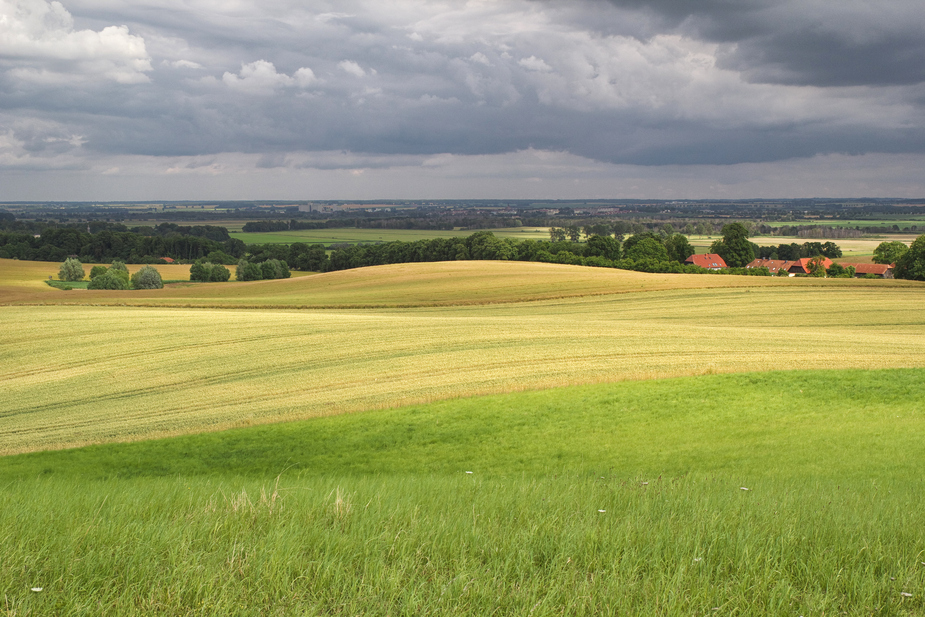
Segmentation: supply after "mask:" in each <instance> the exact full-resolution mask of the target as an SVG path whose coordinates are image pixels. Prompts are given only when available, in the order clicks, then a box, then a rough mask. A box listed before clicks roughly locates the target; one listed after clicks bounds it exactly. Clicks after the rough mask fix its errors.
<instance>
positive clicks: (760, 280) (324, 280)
mask: <svg viewBox="0 0 925 617" xmlns="http://www.w3.org/2000/svg"><path fill="white" fill-rule="evenodd" d="M49 267H50V265H49V264H48V263H46V262H18V261H12V260H0V305H3V304H62V305H70V304H82V305H96V306H99V305H109V306H154V307H161V306H164V307H166V306H172V307H186V308H193V307H195V308H220V307H228V308H232V307H240V308H396V307H413V306H418V307H420V306H460V305H477V304H495V303H510V302H524V301H534V300H550V299H560V298H575V297H587V296H595V295H611V294H625V293H636V292H650V291H668V290H677V289H688V290H696V289H730V288H742V289H745V288H765V287H773V288H784V289H794V288H797V289H802V288H807V287H813V288H823V289H841V288H849V289H861V288H866V289H876V290H882V289H898V288H908V289H916V290H925V286H923V284H922V283H919V282H915V281H898V280H889V281H884V280H877V281H869V280H851V279H830V280H821V279H815V278H800V279H787V278H778V277H758V276H748V277H746V276H724V275H716V274H703V275H690V274H647V273H644V272H630V271H627V270H614V269H610V268H585V267H581V266H567V265H560V264H543V263H531V262H510V261H450V262H438V263H411V264H396V265H389V266H376V267H372V268H359V269H356V270H343V271H340V272H328V273H325V274H307V273H293V278H291V279H284V280H273V281H252V282H246V283H239V282H234V281H233V282H229V283H212V284H183V283H178V284H174V285H168V286H167V287H166V288H165V289H157V290H138V291H103V290H100V291H76V290H75V291H61V290H58V289H52V288H50V287H49V286H48V285H45V284H44V283H43V282H41V279H44V278H47V277H48V275H47V273H46V272H47V271H48V268H49ZM161 267H162V268H164V270H163V271H162V274H163V275H164V278H165V279H170V278H171V277H172V276H174V275H175V274H176V275H177V276H176V278H178V279H179V278H182V276H180V275H181V274H183V273H185V274H183V275H184V276H185V277H186V278H189V266H169V267H168V266H161ZM7 268H9V269H7ZM168 268H175V269H182V268H185V270H184V271H183V273H181V272H180V271H179V270H177V271H171V270H168ZM53 269H54V272H55V273H57V264H54V265H53ZM88 271H89V269H88ZM43 275H44V276H43ZM300 275H302V276H300Z"/></svg>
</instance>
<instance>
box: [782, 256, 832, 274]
mask: <svg viewBox="0 0 925 617" xmlns="http://www.w3.org/2000/svg"><path fill="white" fill-rule="evenodd" d="M813 259H815V257H803V258H802V259H797V260H796V261H792V262H790V264H791V265H790V266H788V267H787V272H793V271H794V269H796V271H797V272H802V273H804V274H809V262H811V261H812V260H813ZM822 263H823V264H824V265H825V269H826V270H828V269H829V268H831V267H832V264H833V263H834V262H833V261H832V260H831V259H829V258H828V257H825V258H823V260H822Z"/></svg>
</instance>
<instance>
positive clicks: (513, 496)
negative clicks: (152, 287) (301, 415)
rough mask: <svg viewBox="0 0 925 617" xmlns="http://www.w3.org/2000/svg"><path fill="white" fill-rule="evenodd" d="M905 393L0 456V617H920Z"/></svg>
mask: <svg viewBox="0 0 925 617" xmlns="http://www.w3.org/2000/svg"><path fill="white" fill-rule="evenodd" d="M923 373H925V372H923V371H922V370H900V371H872V372H866V371H852V372H830V371H822V372H811V373H803V372H787V373H772V374H761V375H756V374H750V375H723V376H709V377H699V378H685V379H677V380H666V381H660V382H654V383H648V384H640V383H624V384H610V385H597V386H586V387H581V388H567V389H561V390H555V391H551V392H548V393H520V394H512V395H507V396H499V397H489V398H484V399H467V400H459V401H449V402H443V403H439V404H434V405H428V406H421V407H415V408H410V409H404V410H392V411H383V412H374V413H369V414H361V415H356V416H340V417H336V418H326V419H320V420H313V421H309V422H305V423H293V424H285V425H276V426H264V427H254V428H251V429H242V430H238V431H230V432H228V433H223V434H208V435H201V436H191V437H185V438H180V439H172V440H164V441H160V442H146V443H136V444H120V445H109V446H97V447H92V448H86V449H81V450H74V451H68V452H45V453H36V454H29V455H21V456H16V457H7V458H3V459H0V482H2V487H0V498H2V499H3V503H4V507H3V508H2V509H0V529H2V530H3V533H2V534H0V554H2V555H3V559H2V560H0V594H2V596H0V597H2V598H3V600H2V604H0V610H4V611H5V612H6V614H10V615H13V614H16V615H19V614H75V615H76V614H101V613H105V614H113V615H118V614H126V615H129V614H151V613H158V614H167V615H215V614H229V615H254V614H267V615H270V614H280V615H282V614H285V615H291V614H305V615H321V614H351V615H356V614H370V615H373V614H375V615H380V614H392V615H412V614H415V615H416V614H427V613H430V614H463V615H484V614H493V613H494V614H523V615H526V614H533V615H558V614H570V615H594V614H617V613H626V614H638V615H643V614H645V615H707V614H711V615H712V614H735V615H769V614H770V615H809V614H814V615H817V614H849V615H869V614H883V615H916V614H921V612H922V611H923V610H925V601H923V594H925V565H923V562H925V512H923V510H922V509H921V507H920V503H921V497H920V496H921V491H922V490H923V489H925V481H923V480H922V477H923V476H922V473H921V471H922V463H921V461H922V460H925V458H923V454H925V452H923V447H925V446H923V442H922V440H921V435H922V429H923V427H925V410H923V408H922V404H921V402H920V401H922V400H925V396H923V395H925V379H923V377H925V374H923ZM801 390H802V391H801ZM470 471H471V472H472V473H467V472H470ZM743 487H744V488H747V489H749V490H743ZM39 587H41V588H42V591H31V588H39Z"/></svg>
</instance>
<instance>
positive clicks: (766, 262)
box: [745, 259, 797, 274]
mask: <svg viewBox="0 0 925 617" xmlns="http://www.w3.org/2000/svg"><path fill="white" fill-rule="evenodd" d="M795 263H797V262H795V261H786V260H784V259H755V260H753V261H751V262H749V263H748V265H746V266H745V267H746V268H767V269H768V270H769V271H770V272H771V274H777V273H778V272H780V271H781V270H783V271H784V272H789V271H790V266H792V265H794V264H795Z"/></svg>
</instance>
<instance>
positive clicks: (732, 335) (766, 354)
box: [0, 287, 925, 454]
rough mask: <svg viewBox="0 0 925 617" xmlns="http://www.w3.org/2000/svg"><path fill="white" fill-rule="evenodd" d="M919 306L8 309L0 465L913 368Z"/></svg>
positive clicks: (595, 302) (886, 296)
mask: <svg viewBox="0 0 925 617" xmlns="http://www.w3.org/2000/svg"><path fill="white" fill-rule="evenodd" d="M921 297H922V296H921V291H920V290H919V289H906V288H889V289H887V288H884V289H875V288H838V287H829V288H783V289H781V288H749V289H734V288H733V289H720V290H702V289H701V290H698V289H694V290H665V291H660V292H658V293H642V294H622V295H611V296H591V297H584V298H569V299H560V300H547V301H538V302H530V303H511V304H497V305H484V306H458V307H435V308H418V309H405V310H402V309H376V310H372V309H370V310H362V311H360V310H352V311H351V310H301V311H295V310H275V311H255V310H203V309H198V310H197V309H171V310H165V309H162V308H161V309H153V308H128V307H93V306H32V307H0V318H2V320H3V322H4V329H3V331H2V333H0V354H2V357H0V359H2V368H0V381H2V382H3V384H4V390H5V396H4V397H3V401H2V403H0V453H4V454H8V453H14V452H22V451H29V450H38V449H50V448H62V447H69V446H75V445H81V444H86V443H96V442H107V441H130V440H136V439H147V438H150V437H154V436H164V435H174V434H185V433H194V432H199V431H203V430H217V429H223V428H228V427H232V426H240V425H242V424H250V423H265V422H276V421H283V420H292V419H299V418H308V417H315V416H322V415H330V414H334V413H341V412H351V411H360V410H364V409H374V408H385V407H395V406H400V405H405V404H411V403H419V402H428V401H434V400H441V399H447V398H456V397H469V396H476V395H481V394H488V393H503V392H510V391H519V390H536V389H544V388H550V387H555V386H564V385H572V384H581V383H598V382H611V381H623V380H642V379H652V378H661V377H673V376H682V375H699V374H708V373H728V372H748V371H754V370H767V369H830V368H890V367H896V368H898V367H918V366H923V365H925V319H923V313H922V310H921Z"/></svg>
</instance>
